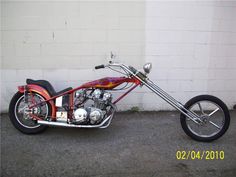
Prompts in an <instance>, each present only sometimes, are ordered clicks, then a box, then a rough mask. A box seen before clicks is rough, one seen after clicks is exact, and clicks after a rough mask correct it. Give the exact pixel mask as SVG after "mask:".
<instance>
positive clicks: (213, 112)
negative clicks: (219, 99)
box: [208, 108, 220, 116]
mask: <svg viewBox="0 0 236 177" xmlns="http://www.w3.org/2000/svg"><path fill="white" fill-rule="evenodd" d="M219 109H220V108H216V109H215V110H214V111H212V112H211V113H210V114H209V115H208V116H212V115H213V114H215V113H216V112H217V111H218V110H219Z"/></svg>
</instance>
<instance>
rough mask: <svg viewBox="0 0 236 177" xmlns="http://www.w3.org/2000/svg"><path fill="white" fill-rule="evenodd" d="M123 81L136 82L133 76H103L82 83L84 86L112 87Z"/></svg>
mask: <svg viewBox="0 0 236 177" xmlns="http://www.w3.org/2000/svg"><path fill="white" fill-rule="evenodd" d="M124 82H133V83H136V82H137V80H136V79H134V78H127V77H105V78H102V79H98V80H95V81H91V82H88V83H85V84H83V85H82V87H85V88H89V87H92V88H101V89H113V88H115V87H117V86H119V85H120V84H123V83H124Z"/></svg>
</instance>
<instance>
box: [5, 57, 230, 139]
mask: <svg viewBox="0 0 236 177" xmlns="http://www.w3.org/2000/svg"><path fill="white" fill-rule="evenodd" d="M102 68H109V69H112V70H114V71H117V72H119V73H121V74H123V75H124V76H122V77H105V78H102V79H99V80H95V81H91V82H87V83H84V84H82V85H81V86H79V87H77V88H71V87H69V88H66V89H64V90H61V91H59V92H56V91H55V90H54V88H53V86H52V85H51V84H50V83H49V82H48V81H46V80H32V79H27V80H26V83H27V84H26V85H23V86H18V92H17V93H16V94H15V95H14V96H13V98H12V100H11V102H10V105H9V117H10V120H11V122H12V124H13V125H14V127H15V128H16V129H18V130H19V131H21V132H23V133H25V134H36V133H40V132H42V131H44V130H45V129H46V128H47V127H48V126H61V127H75V128H107V127H108V126H109V125H110V123H111V121H112V118H113V116H114V113H115V111H116V103H117V102H119V101H120V100H121V99H122V98H124V97H125V96H126V95H128V94H129V93H130V92H131V91H132V90H134V89H135V88H136V87H137V86H141V87H142V86H146V87H147V88H148V89H149V90H151V91H152V92H153V93H155V94H156V95H158V96H159V97H161V98H162V99H164V100H165V101H166V102H167V103H169V104H170V105H171V106H173V107H174V108H175V109H176V110H178V111H179V112H180V113H181V114H180V123H181V126H182V128H183V130H184V132H185V133H186V134H187V135H188V136H190V137H191V138H193V139H194V140H197V141H203V142H209V141H213V140H216V139H218V138H220V137H221V136H222V135H223V134H224V133H225V132H226V131H227V129H228V127H229V124H230V114H229V110H228V108H227V106H226V105H225V103H224V102H223V101H221V100H220V99H219V98H217V97H215V96H211V95H199V96H196V97H194V98H192V99H190V100H189V101H188V102H187V103H186V104H185V105H183V104H182V103H180V102H179V101H177V100H176V99H174V98H173V97H172V96H170V95H169V94H168V93H166V92H165V91H164V90H162V89H161V88H160V87H158V86H157V85H156V84H155V83H153V82H152V81H151V80H150V79H149V78H148V74H149V73H150V70H151V68H152V64H151V63H146V64H145V65H144V66H143V70H144V71H138V70H137V69H135V68H134V67H132V66H127V65H125V64H122V63H115V62H112V61H110V62H109V63H108V64H106V65H99V66H96V67H95V69H102ZM123 84H126V85H125V86H123V87H122V88H120V89H117V88H119V87H120V86H121V85H123ZM123 89H127V91H126V92H125V93H124V94H122V95H121V96H119V97H118V98H117V99H116V100H113V97H112V94H111V91H115V90H123Z"/></svg>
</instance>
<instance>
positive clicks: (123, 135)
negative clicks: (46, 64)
mask: <svg viewBox="0 0 236 177" xmlns="http://www.w3.org/2000/svg"><path fill="white" fill-rule="evenodd" d="M235 117H236V111H232V112H231V125H230V128H229V130H228V132H226V134H225V135H224V136H223V137H221V138H220V139H219V140H217V141H214V142H211V143H201V142H197V141H194V140H192V139H190V138H189V137H188V136H187V135H185V133H184V132H183V130H182V128H181V125H180V121H179V113H177V112H141V113H117V114H116V115H115V117H114V119H113V122H112V124H111V126H110V127H108V128H107V129H75V128H73V129H70V128H58V127H57V128H55V127H52V128H48V129H47V130H46V131H45V132H43V133H42V134H38V135H24V134H22V133H20V132H19V131H17V130H16V129H15V128H14V127H13V126H12V124H11V123H10V121H9V118H8V116H7V115H6V114H3V115H2V116H1V165H2V166H1V173H2V174H1V176H3V177H5V176H9V177H15V176H17V177H18V176H57V177H59V176H83V177H85V176H88V177H89V176H93V177H111V176H116V177H121V176H122V177H124V176H135V177H154V176H163V177H164V176H177V177H178V176H179V177H185V176H186V177H189V176H227V177H229V176H232V177H233V176H236V165H235V164H236V138H235V135H236V120H235ZM178 150H181V151H191V150H195V151H207V150H214V151H220V150H223V151H224V153H225V157H224V160H177V159H176V152H177V151H178Z"/></svg>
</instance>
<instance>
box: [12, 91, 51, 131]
mask: <svg viewBox="0 0 236 177" xmlns="http://www.w3.org/2000/svg"><path fill="white" fill-rule="evenodd" d="M27 94H28V96H27V97H28V99H25V95H24V94H23V93H20V92H17V93H16V94H15V95H14V96H13V98H12V100H11V102H10V105H9V117H10V120H11V122H12V124H13V125H14V127H15V128H16V129H18V130H19V131H21V132H22V133H25V134H36V133H40V132H42V131H44V130H45V129H46V126H45V125H39V124H38V123H37V121H36V120H35V119H33V118H32V117H31V116H30V113H31V114H34V115H36V116H37V117H40V118H41V119H46V118H47V117H48V116H51V106H50V104H48V103H45V104H40V105H38V106H36V107H34V108H32V109H29V106H30V105H32V104H33V103H32V101H33V102H34V104H35V103H39V102H41V101H45V98H44V97H42V96H41V95H39V94H37V93H34V92H32V93H27ZM26 100H27V101H26Z"/></svg>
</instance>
